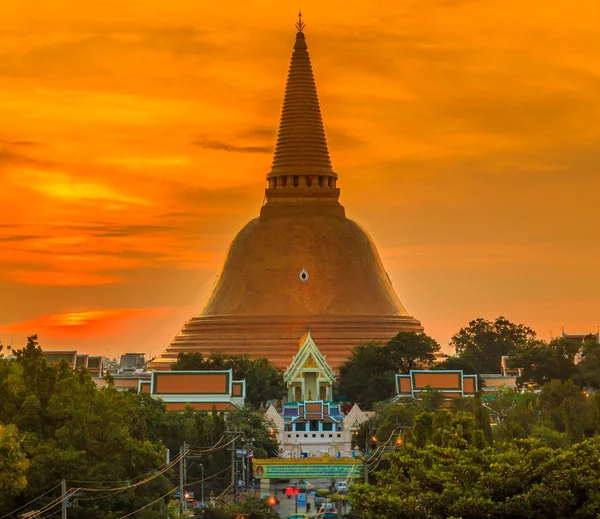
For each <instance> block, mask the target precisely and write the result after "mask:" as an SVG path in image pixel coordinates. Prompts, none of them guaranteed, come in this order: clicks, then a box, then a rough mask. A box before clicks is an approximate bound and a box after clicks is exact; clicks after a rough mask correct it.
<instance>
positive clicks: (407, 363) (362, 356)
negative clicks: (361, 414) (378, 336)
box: [337, 332, 440, 409]
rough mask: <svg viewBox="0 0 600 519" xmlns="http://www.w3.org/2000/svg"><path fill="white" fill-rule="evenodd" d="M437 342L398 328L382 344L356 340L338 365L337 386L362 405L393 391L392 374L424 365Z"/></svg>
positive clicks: (370, 403)
mask: <svg viewBox="0 0 600 519" xmlns="http://www.w3.org/2000/svg"><path fill="white" fill-rule="evenodd" d="M439 349H440V345H439V344H438V343H437V342H436V341H435V340H434V339H432V338H431V337H429V336H428V335H426V334H424V333H415V332H400V333H399V334H398V335H396V336H395V337H393V338H392V339H390V340H389V341H388V342H387V343H386V344H385V345H381V344H378V343H367V344H360V345H358V346H357V347H356V348H354V349H353V350H352V353H351V355H350V358H349V359H348V360H347V361H346V362H344V363H343V364H342V365H341V366H340V370H339V378H338V383H337V390H338V392H339V393H341V394H342V395H344V396H346V397H348V398H349V399H350V400H352V401H353V402H357V403H359V404H361V406H363V407H365V408H368V409H370V408H372V407H373V404H374V403H376V402H380V401H382V400H386V399H387V398H389V397H390V396H392V394H393V393H394V376H395V374H396V373H399V372H406V371H410V370H411V369H415V368H417V367H422V366H424V365H428V364H430V363H431V362H433V360H434V359H435V355H434V354H435V353H436V352H437V351H439Z"/></svg>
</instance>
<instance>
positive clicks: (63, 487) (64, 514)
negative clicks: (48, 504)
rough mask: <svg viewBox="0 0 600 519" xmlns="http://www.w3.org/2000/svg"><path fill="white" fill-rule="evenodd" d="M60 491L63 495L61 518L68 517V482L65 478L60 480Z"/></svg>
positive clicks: (65, 518)
mask: <svg viewBox="0 0 600 519" xmlns="http://www.w3.org/2000/svg"><path fill="white" fill-rule="evenodd" d="M60 493H61V497H62V502H61V516H60V517H61V519H67V496H66V493H67V482H66V481H65V480H64V479H63V480H62V481H61V482H60Z"/></svg>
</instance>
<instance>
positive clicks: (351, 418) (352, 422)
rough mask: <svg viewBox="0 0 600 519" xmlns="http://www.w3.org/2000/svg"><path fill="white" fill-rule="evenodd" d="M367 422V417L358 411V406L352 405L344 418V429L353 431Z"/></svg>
mask: <svg viewBox="0 0 600 519" xmlns="http://www.w3.org/2000/svg"><path fill="white" fill-rule="evenodd" d="M367 420H368V418H367V415H366V414H365V413H363V412H362V411H361V410H360V407H358V404H354V406H353V407H352V409H350V412H349V413H348V415H347V416H346V418H344V428H346V429H354V428H356V427H358V426H359V425H360V424H361V423H363V422H366V421H367Z"/></svg>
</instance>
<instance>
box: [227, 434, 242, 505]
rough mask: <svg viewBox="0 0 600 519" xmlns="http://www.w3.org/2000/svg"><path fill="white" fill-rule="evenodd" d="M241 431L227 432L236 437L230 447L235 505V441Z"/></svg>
mask: <svg viewBox="0 0 600 519" xmlns="http://www.w3.org/2000/svg"><path fill="white" fill-rule="evenodd" d="M240 432H241V431H238V430H237V429H234V430H233V431H225V433H226V434H232V435H236V436H234V438H233V441H232V443H231V445H230V447H229V450H230V451H231V488H232V490H233V502H234V504H235V503H237V483H236V480H235V476H236V470H235V469H236V458H235V440H236V439H237V437H238V436H237V435H239V434H240Z"/></svg>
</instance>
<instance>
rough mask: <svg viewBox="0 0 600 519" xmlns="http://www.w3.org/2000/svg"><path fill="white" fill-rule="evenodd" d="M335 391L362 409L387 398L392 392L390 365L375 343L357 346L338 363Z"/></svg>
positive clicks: (392, 378)
mask: <svg viewBox="0 0 600 519" xmlns="http://www.w3.org/2000/svg"><path fill="white" fill-rule="evenodd" d="M339 373H340V375H339V377H338V381H337V389H338V391H339V393H341V394H342V395H345V396H346V397H348V398H349V399H350V400H351V401H353V402H357V403H359V404H360V405H361V406H362V407H363V408H367V409H372V408H373V404H374V403H376V402H380V401H382V400H385V399H387V398H389V397H390V396H391V395H392V394H393V392H394V368H393V366H391V365H390V363H389V360H388V358H387V357H386V355H385V354H384V351H383V346H381V345H380V344H377V343H367V344H361V345H358V346H357V347H356V348H354V349H353V350H352V354H351V355H350V358H349V359H348V360H347V361H346V362H344V363H343V364H342V365H341V366H340V371H339Z"/></svg>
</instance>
